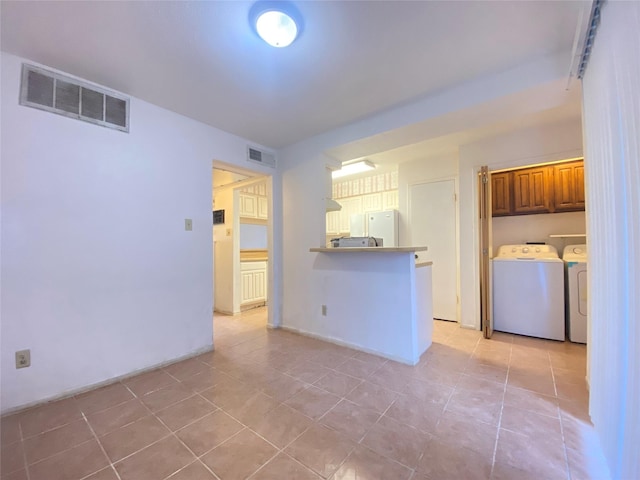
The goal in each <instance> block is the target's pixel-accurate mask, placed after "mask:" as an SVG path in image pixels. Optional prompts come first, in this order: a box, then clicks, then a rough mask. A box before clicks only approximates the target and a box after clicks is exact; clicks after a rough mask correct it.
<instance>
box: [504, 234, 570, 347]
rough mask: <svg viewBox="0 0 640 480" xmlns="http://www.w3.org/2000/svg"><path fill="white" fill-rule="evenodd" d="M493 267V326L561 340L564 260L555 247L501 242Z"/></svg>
mask: <svg viewBox="0 0 640 480" xmlns="http://www.w3.org/2000/svg"><path fill="white" fill-rule="evenodd" d="M492 267H493V328H494V330H498V331H500V332H508V333H517V334H519V335H528V336H530V337H539V338H548V339H551V340H561V341H564V340H565V318H564V262H563V261H562V260H561V259H560V258H559V257H558V251H557V250H556V249H555V247H553V246H552V245H502V246H501V247H499V248H498V253H497V255H496V256H495V257H494V258H493V260H492Z"/></svg>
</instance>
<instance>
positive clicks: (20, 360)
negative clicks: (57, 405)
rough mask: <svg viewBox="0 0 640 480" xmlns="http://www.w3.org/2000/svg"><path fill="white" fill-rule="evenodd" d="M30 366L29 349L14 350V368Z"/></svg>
mask: <svg viewBox="0 0 640 480" xmlns="http://www.w3.org/2000/svg"><path fill="white" fill-rule="evenodd" d="M30 366H31V350H20V351H19V352H16V368H27V367H30Z"/></svg>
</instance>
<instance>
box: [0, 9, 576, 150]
mask: <svg viewBox="0 0 640 480" xmlns="http://www.w3.org/2000/svg"><path fill="white" fill-rule="evenodd" d="M586 4H587V2H575V1H574V2H572V1H554V2H545V1H530V2H526V1H511V2H506V1H505V2H483V1H470V2H465V1H446V2H445V1H443V2H436V1H415V2H404V1H373V2H369V1H339V2H338V1H334V2H331V1H313V2H310V1H304V2H302V1H300V2H297V6H298V8H299V10H300V12H301V13H302V15H303V17H304V19H305V29H304V31H303V34H302V36H301V37H300V38H299V39H298V40H297V41H296V42H294V44H293V45H292V46H290V47H289V48H286V49H274V48H272V47H269V46H268V45H266V44H265V43H263V42H262V41H261V40H260V39H259V38H258V37H257V36H256V35H255V34H254V33H253V32H252V30H251V29H250V27H249V24H248V11H249V9H250V7H251V5H252V2H245V1H222V2H218V1H198V2H194V1H179V2H170V1H166V2H165V1H151V2H147V1H123V2H97V1H93V2H89V1H86V2H75V1H71V2H66V1H55V2H48V1H45V2H35V1H18V2H14V1H2V2H1V4H0V9H1V11H0V13H1V29H2V30H1V38H0V40H1V47H2V50H4V51H7V52H9V53H13V54H16V55H20V56H23V57H26V58H29V59H32V60H33V61H36V62H39V63H43V64H45V65H49V66H51V67H54V68H57V69H60V70H63V71H65V72H68V73H71V74H74V75H77V76H79V77H81V78H85V79H87V80H90V81H93V82H96V83H99V84H102V85H104V86H106V87H110V88H113V89H116V90H119V91H122V92H124V93H127V94H129V95H132V96H135V97H138V98H141V99H143V100H146V101H149V102H151V103H154V104H156V105H160V106H162V107H165V108H168V109H170V110H173V111H175V112H178V113H181V114H183V115H186V116H189V117H192V118H195V119H197V120H200V121H202V122H205V123H207V124H209V125H212V126H215V127H218V128H220V129H222V130H225V131H228V132H231V133H234V134H237V135H240V136H243V137H246V138H248V139H250V140H252V141H255V142H258V143H261V144H263V145H266V146H269V147H273V148H278V147H282V146H286V145H289V144H292V143H295V142H297V141H300V140H302V139H305V138H307V137H310V136H312V135H315V134H318V133H321V132H324V131H328V130H331V129H333V128H336V127H338V126H341V125H344V124H347V123H349V122H351V121H354V120H356V119H361V118H364V117H366V116H369V115H371V114H373V113H376V112H380V111H382V110H385V109H388V108H390V107H392V106H395V105H398V104H402V103H406V102H409V101H411V100H412V99H417V98H420V97H423V96H426V95H429V94H433V93H435V92H438V91H439V90H442V89H443V88H445V87H447V86H451V85H455V84H459V83H461V82H465V81H468V80H470V79H473V78H475V77H478V76H481V75H487V74H491V73H493V72H500V71H503V70H506V69H508V68H511V67H513V66H515V65H519V64H522V63H525V62H529V61H532V60H534V59H537V58H540V57H542V56H544V55H547V54H550V53H555V52H560V51H568V50H570V49H571V46H572V41H573V36H574V33H575V29H576V24H577V21H578V12H579V10H580V9H581V8H583V7H584V6H585V5H586ZM567 61H569V59H568V58H567ZM567 67H568V65H567ZM133 121H135V119H133Z"/></svg>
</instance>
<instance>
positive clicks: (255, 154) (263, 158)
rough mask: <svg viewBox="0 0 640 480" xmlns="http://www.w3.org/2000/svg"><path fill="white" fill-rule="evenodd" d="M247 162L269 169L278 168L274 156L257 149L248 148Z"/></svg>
mask: <svg viewBox="0 0 640 480" xmlns="http://www.w3.org/2000/svg"><path fill="white" fill-rule="evenodd" d="M247 160H249V161H250V162H253V163H259V164H260V165H266V166H267V167H271V168H276V157H274V156H273V155H272V154H270V153H267V152H263V151H261V150H258V149H257V148H253V147H247Z"/></svg>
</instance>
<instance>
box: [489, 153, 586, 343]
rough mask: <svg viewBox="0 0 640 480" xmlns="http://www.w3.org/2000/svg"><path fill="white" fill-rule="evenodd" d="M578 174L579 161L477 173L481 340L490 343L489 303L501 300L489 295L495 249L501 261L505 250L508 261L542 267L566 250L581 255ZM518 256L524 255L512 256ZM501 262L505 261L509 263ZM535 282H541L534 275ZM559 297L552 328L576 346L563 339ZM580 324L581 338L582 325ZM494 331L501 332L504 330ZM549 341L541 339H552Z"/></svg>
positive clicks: (491, 305)
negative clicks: (574, 249)
mask: <svg viewBox="0 0 640 480" xmlns="http://www.w3.org/2000/svg"><path fill="white" fill-rule="evenodd" d="M583 171H584V161H583V159H582V158H570V159H562V160H554V161H551V162H545V163H536V164H527V165H513V166H511V167H509V168H507V169H505V168H504V167H503V168H501V169H491V168H490V167H486V166H485V167H481V168H480V169H479V170H478V172H477V173H478V183H477V185H478V218H479V228H478V247H479V249H478V258H479V259H480V265H479V272H480V281H479V286H480V313H481V315H480V320H481V328H482V330H483V332H484V335H485V337H486V338H490V337H491V334H492V331H493V328H494V327H495V323H496V322H495V320H496V318H495V315H496V310H495V300H496V299H499V300H500V299H502V298H504V294H503V293H502V291H495V290H494V289H493V287H494V280H493V275H494V272H493V266H494V257H496V256H498V255H500V256H502V255H501V254H500V247H504V248H503V253H504V254H505V255H507V257H509V254H508V252H506V250H507V247H508V250H509V251H510V252H511V251H512V252H514V253H513V255H511V256H513V257H514V260H519V259H521V257H532V258H530V259H529V260H530V261H531V260H536V258H539V259H542V257H547V260H548V261H555V262H560V260H561V259H562V258H563V256H564V250H565V248H567V247H571V246H580V247H584V250H585V251H586V245H585V244H586V236H585V232H586V215H585V202H584V175H583ZM575 244H579V245H575ZM521 251H524V252H525V255H522V254H520V253H518V252H521ZM505 252H506V253H505ZM535 252H540V253H539V254H537V253H535ZM551 257H554V258H551ZM502 260H505V261H508V260H509V258H505V259H501V260H500V261H502ZM500 265H501V266H502V264H500ZM558 275H559V274H558ZM565 276H566V274H565ZM516 277H517V276H516ZM536 278H538V279H540V278H542V277H540V276H539V275H536ZM525 280H526V278H520V279H517V280H514V281H516V282H520V283H522V282H524V281H525ZM558 283H560V284H564V282H563V279H562V278H559V279H558ZM534 287H535V286H534V285H529V286H528V287H525V283H522V288H523V289H526V290H527V291H528V292H530V291H531V289H532V288H534ZM539 287H540V288H542V289H544V290H545V291H547V292H548V289H549V288H550V286H549V285H547V284H545V285H540V286H539ZM560 289H562V288H560ZM564 293H565V292H560V295H559V296H560V297H561V298H560V300H558V301H557V302H556V303H560V304H561V305H560V307H559V308H557V309H556V310H557V311H558V312H557V314H555V316H557V317H558V320H557V322H562V325H560V326H559V328H563V330H564V329H565V327H566V332H567V338H569V339H570V340H573V341H576V340H575V339H572V338H571V335H570V334H569V332H570V327H571V325H570V322H569V318H570V312H569V311H566V312H565V309H564V305H563V304H564ZM545 298H546V301H545V303H547V302H550V301H551V300H550V299H551V297H550V296H549V295H547V296H546V297H545ZM513 301H514V302H515V301H516V300H515V299H514V300H513ZM501 304H505V302H501ZM565 313H566V321H565ZM554 321H556V320H554ZM582 321H583V323H585V325H583V327H584V329H585V332H586V321H587V320H586V319H583V320H582ZM498 323H499V322H498ZM523 328H524V327H523ZM498 330H499V331H506V330H505V329H504V328H498ZM507 330H509V329H507ZM515 330H518V328H516V329H515ZM574 331H575V327H574ZM509 333H515V334H522V335H527V334H528V333H527V329H526V328H525V329H524V330H523V331H510V330H509ZM549 335H550V336H547V337H544V338H555V337H554V336H552V335H551V334H549ZM584 342H586V338H584V339H583V340H582V341H580V340H577V343H584Z"/></svg>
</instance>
